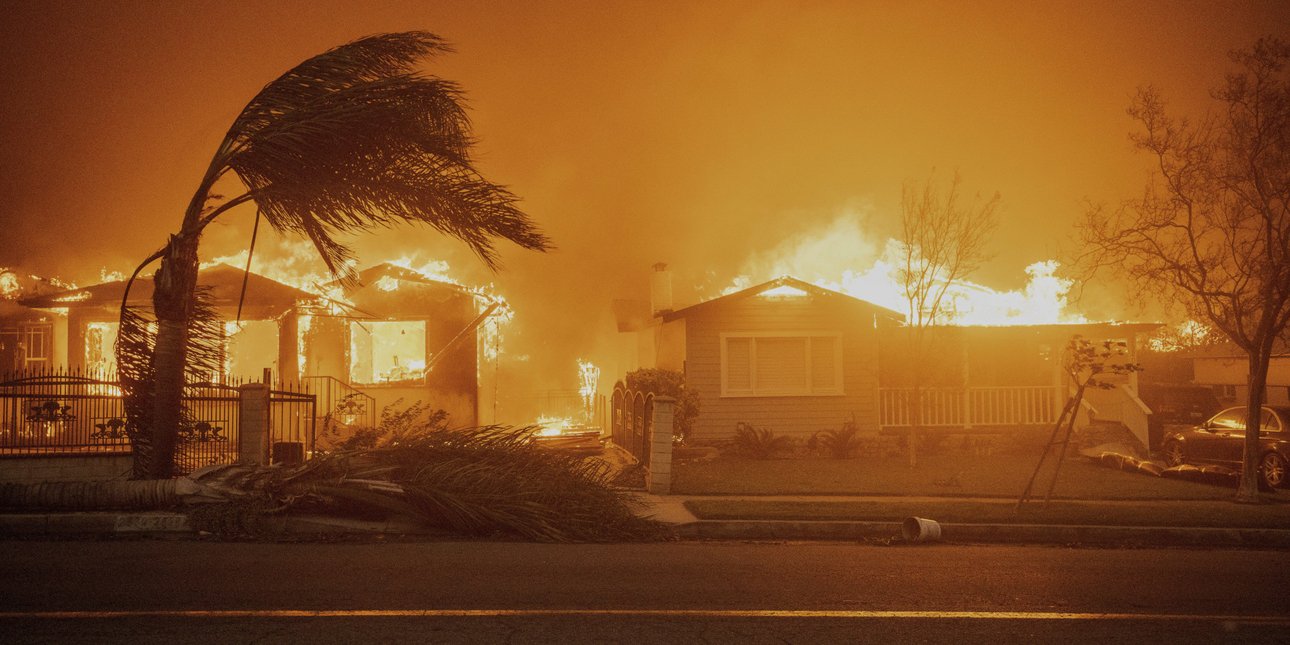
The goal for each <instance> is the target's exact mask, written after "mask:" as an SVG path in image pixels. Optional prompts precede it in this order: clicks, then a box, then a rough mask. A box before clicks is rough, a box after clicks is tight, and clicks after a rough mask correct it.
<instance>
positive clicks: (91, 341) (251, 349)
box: [22, 264, 315, 380]
mask: <svg viewBox="0 0 1290 645" xmlns="http://www.w3.org/2000/svg"><path fill="white" fill-rule="evenodd" d="M244 276H245V277H246V282H247V285H246V293H245V297H244V298H243V295H242V282H243V277H244ZM198 284H199V285H200V286H202V287H206V288H209V290H210V296H211V299H212V303H213V304H214V306H215V307H216V310H217V312H218V313H219V315H220V317H221V318H223V319H225V320H226V321H229V322H228V323H227V324H226V325H225V326H224V332H225V334H226V338H227V340H228V343H227V345H226V350H225V351H226V358H225V361H224V373H223V374H215V375H212V380H220V379H221V378H228V379H232V378H236V379H256V380H258V379H259V378H260V376H261V374H262V373H263V370H264V369H265V368H269V369H272V370H274V372H275V373H282V374H283V375H284V376H288V374H285V373H283V372H282V370H281V369H280V368H281V366H283V365H291V364H294V363H295V362H296V349H295V346H294V343H292V342H290V341H288V342H282V339H283V338H287V339H290V338H292V335H291V334H290V333H289V332H284V330H287V329H289V328H290V326H291V324H292V323H293V318H294V316H295V315H297V314H298V312H299V311H300V310H301V308H302V307H304V306H305V305H306V304H307V303H308V302H310V301H312V300H313V299H314V298H315V296H314V295H313V294H310V293H307V292H305V291H302V290H300V289H296V288H294V287H291V286H288V285H285V284H282V283H280V282H276V281H274V280H270V279H268V278H266V277H264V276H261V275H257V274H255V273H251V274H249V275H247V274H246V273H245V272H243V271H242V270H241V269H237V268H234V267H231V266H228V265H225V264H221V265H216V266H213V267H209V268H206V269H203V270H202V271H201V272H200V273H199V274H198ZM125 286H126V283H125V281H124V280H114V281H110V282H104V283H102V284H96V285H92V286H89V287H84V288H75V289H68V290H65V291H60V292H56V293H50V294H46V295H42V296H36V297H32V298H27V299H25V300H23V301H22V304H23V305H25V306H27V307H31V308H33V309H43V310H47V311H63V312H66V314H65V315H66V328H67V332H66V336H65V338H66V340H65V343H66V344H65V349H63V350H62V351H61V352H60V353H61V354H62V355H63V356H65V357H66V363H63V364H61V365H56V366H57V367H65V368H68V369H71V370H74V371H78V372H82V373H86V374H96V375H99V376H110V375H112V374H113V373H115V371H116V354H115V351H114V347H115V345H116V337H117V331H118V329H119V327H120V322H119V321H120V316H121V301H122V298H123V297H124V296H125ZM239 300H240V301H241V303H242V304H241V311H242V313H241V322H240V323H235V322H232V321H233V320H235V319H236V317H237V311H238V303H239ZM151 303H152V281H151V280H150V279H140V280H136V281H135V282H134V284H133V285H131V287H130V299H129V304H130V305H133V306H139V307H150V306H151Z"/></svg>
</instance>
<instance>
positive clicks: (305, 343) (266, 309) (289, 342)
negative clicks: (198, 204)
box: [6, 264, 501, 425]
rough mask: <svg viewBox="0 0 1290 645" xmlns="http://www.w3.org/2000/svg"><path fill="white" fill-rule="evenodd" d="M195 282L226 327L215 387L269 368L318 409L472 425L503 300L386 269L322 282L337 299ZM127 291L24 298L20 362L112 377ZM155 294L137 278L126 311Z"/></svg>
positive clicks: (260, 279) (281, 287) (228, 281)
mask: <svg viewBox="0 0 1290 645" xmlns="http://www.w3.org/2000/svg"><path fill="white" fill-rule="evenodd" d="M244 279H245V281H246V288H245V291H243V280H244ZM198 284H199V286H201V287H204V288H207V289H208V290H209V293H210V296H211V298H212V300H213V303H214V305H215V307H216V309H217V311H218V313H219V315H220V316H221V318H223V319H224V320H225V324H224V327H223V330H224V334H225V339H226V343H225V359H224V363H223V370H222V373H220V374H212V375H211V380H213V381H250V380H254V381H259V380H261V379H262V378H263V375H264V373H265V370H266V369H267V370H270V372H271V374H272V379H273V380H274V381H276V382H289V383H290V382H300V381H313V383H310V384H309V386H310V389H314V390H317V391H320V392H326V393H327V395H326V396H324V397H323V399H320V400H319V406H320V409H323V410H325V409H328V408H330V406H331V405H332V404H334V403H336V402H337V400H339V399H340V398H342V397H343V396H344V395H346V394H353V393H358V394H360V395H362V397H363V398H364V399H365V400H366V401H369V403H368V405H370V406H374V408H375V410H379V409H380V408H381V407H383V406H385V405H390V404H393V403H395V402H396V401H398V400H403V402H404V403H405V404H410V403H412V402H415V401H424V402H426V403H427V404H429V405H431V406H433V407H437V408H441V409H444V410H446V411H447V412H448V413H449V414H450V415H451V419H452V422H453V423H455V424H459V425H471V424H474V423H476V421H477V419H478V408H479V405H480V400H479V385H478V370H477V367H478V359H477V352H478V351H479V343H478V340H477V334H478V331H479V327H480V323H481V322H483V321H484V320H485V319H487V318H488V317H489V316H490V315H493V314H495V313H496V312H497V311H498V309H499V308H500V307H501V304H500V303H499V302H496V301H493V300H491V299H481V297H480V296H478V295H477V294H476V293H474V292H473V291H471V290H469V289H467V288H465V287H462V286H460V285H456V284H451V283H447V282H442V281H438V280H433V279H430V278H427V277H426V276H424V275H422V274H421V273H418V272H416V271H413V270H411V269H407V268H404V267H399V266H395V265H392V264H380V265H376V266H374V267H371V268H369V269H367V270H365V271H362V272H360V273H358V275H357V280H356V281H354V282H353V283H349V284H343V285H342V284H340V283H334V284H332V285H326V287H327V291H328V292H329V293H336V292H337V291H338V292H339V294H338V297H335V298H331V297H325V296H320V295H319V294H318V293H317V292H316V291H317V290H309V291H306V290H304V289H300V288H297V287H294V286H291V285H288V284H284V283H283V282H279V281H277V280H273V279H270V278H268V277H265V276H263V275H259V274H256V273H253V272H252V273H249V274H248V273H246V272H244V271H243V270H241V269H238V268H235V267H232V266H229V265H227V264H214V265H211V266H208V267H206V268H203V269H202V270H201V272H200V273H199V275H198ZM124 295H125V281H123V280H116V281H109V282H105V283H102V284H97V285H93V286H89V287H84V288H75V289H67V290H62V291H55V292H52V293H47V294H42V295H39V296H34V297H29V298H26V299H24V300H22V301H21V309H22V311H24V312H28V313H27V314H26V315H28V316H29V317H31V318H32V321H33V322H30V323H27V322H15V323H14V326H15V329H16V330H17V331H18V332H19V333H22V334H25V336H24V338H26V339H27V344H26V345H24V346H25V347H28V348H30V347H33V345H31V339H33V338H35V339H37V340H41V341H42V342H43V343H45V345H44V346H43V347H45V349H42V350H40V352H37V353H33V351H32V350H30V349H27V350H24V351H25V352H26V353H25V354H24V357H23V361H24V364H25V365H26V366H27V367H31V366H32V365H33V360H34V359H33V356H37V357H38V356H41V355H45V356H49V357H50V358H49V360H47V361H44V362H41V364H40V365H41V366H42V367H46V368H65V369H68V370H71V371H74V372H79V373H84V374H91V375H99V376H111V375H112V374H113V373H114V372H115V369H116V357H115V352H114V347H115V343H116V336H117V329H118V325H119V322H118V319H119V317H120V305H121V301H122V297H123V296H124ZM151 298H152V282H151V280H149V279H140V280H136V281H135V283H134V284H133V285H132V286H131V288H130V299H129V303H130V304H132V305H136V306H142V307H147V306H149V305H150V303H151ZM483 300H487V303H486V304H484V305H482V306H481V305H480V302H482V301H483ZM14 306H15V307H16V306H18V305H14ZM239 310H240V315H239ZM32 329H35V330H36V331H31V330H32ZM37 332H38V333H37ZM6 338H7V337H6ZM14 346H17V344H16V343H15V344H14ZM12 360H14V361H17V360H18V359H17V358H13V359H12ZM322 413H324V412H322V411H320V414H322ZM373 418H374V416H373Z"/></svg>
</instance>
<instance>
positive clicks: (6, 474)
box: [0, 455, 131, 483]
mask: <svg viewBox="0 0 1290 645" xmlns="http://www.w3.org/2000/svg"><path fill="white" fill-rule="evenodd" d="M130 465H131V457H130V455H92V456H91V455H70V456H44V455H42V456H6V457H4V458H0V482H19V483H39V482H46V481H95V480H109V479H126V478H128V477H129V475H130Z"/></svg>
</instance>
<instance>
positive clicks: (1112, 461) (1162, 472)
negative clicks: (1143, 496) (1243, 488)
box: [1080, 449, 1240, 486]
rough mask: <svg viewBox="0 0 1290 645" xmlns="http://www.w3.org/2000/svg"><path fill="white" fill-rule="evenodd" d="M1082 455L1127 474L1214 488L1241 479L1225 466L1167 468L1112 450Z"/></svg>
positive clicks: (1237, 473)
mask: <svg viewBox="0 0 1290 645" xmlns="http://www.w3.org/2000/svg"><path fill="white" fill-rule="evenodd" d="M1080 453H1081V454H1083V455H1084V456H1085V457H1087V458H1088V459H1089V460H1090V461H1093V462H1094V463H1097V464H1100V465H1102V466H1105V467H1107V468H1114V469H1116V470H1122V471H1124V472H1126V473H1141V474H1143V475H1151V476H1152V477H1163V478H1165V479H1180V480H1183V481H1190V482H1197V483H1200V484H1211V485H1214V486H1236V483H1237V480H1239V479H1240V473H1239V472H1237V471H1235V470H1232V469H1231V468H1226V467H1224V466H1192V465H1191V464H1183V465H1180V466H1172V467H1165V466H1164V465H1163V464H1161V463H1160V462H1158V461H1153V460H1150V459H1138V458H1137V457H1132V456H1130V455H1126V454H1123V453H1120V452H1114V451H1110V450H1101V451H1098V450H1096V449H1093V450H1081V451H1080Z"/></svg>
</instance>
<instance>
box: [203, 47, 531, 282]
mask: <svg viewBox="0 0 1290 645" xmlns="http://www.w3.org/2000/svg"><path fill="white" fill-rule="evenodd" d="M443 51H448V47H447V46H446V45H445V44H444V43H443V41H442V40H441V39H439V38H438V37H437V36H434V35H432V34H427V33H422V32H409V33H403V34H384V35H379V36H372V37H369V38H364V39H362V40H359V41H356V42H354V43H350V44H349V45H345V46H342V47H338V48H336V49H333V50H331V51H328V52H325V53H323V54H320V55H319V56H316V57H314V58H312V59H310V60H308V61H305V62H304V63H302V64H301V65H299V66H297V67H296V68H295V69H292V70H291V71H289V72H287V73H286V74H284V75H283V76H282V77H280V78H278V79H277V80H276V81H274V82H273V83H270V84H269V85H268V86H266V87H265V88H264V89H263V90H262V91H261V92H260V94H259V95H257V96H256V97H255V98H254V99H253V100H252V101H251V103H250V104H248V105H247V107H246V109H245V110H243V113H242V115H241V116H240V117H239V118H238V119H237V121H235V122H234V124H233V127H232V128H231V129H230V130H229V133H228V135H227V138H226V142H225V148H226V149H227V150H228V153H227V158H226V159H225V164H226V165H227V167H229V168H231V169H233V170H234V171H235V172H236V173H237V174H238V176H239V177H240V178H241V179H242V181H243V183H245V184H246V186H247V187H248V188H249V189H250V191H251V195H252V196H253V199H254V200H255V201H256V204H257V205H258V206H259V207H260V209H261V210H262V211H263V213H264V216H265V218H266V219H267V220H268V222H269V223H270V225H272V226H273V227H274V228H275V229H277V230H279V231H287V232H292V233H297V234H301V235H304V236H305V237H308V238H309V239H310V241H312V242H313V244H314V246H315V247H316V248H317V249H318V252H319V254H320V255H321V256H322V258H323V260H324V262H326V264H327V266H328V267H329V268H330V269H331V270H332V271H333V273H337V274H338V275H344V274H345V272H346V266H347V264H348V260H350V259H351V253H350V251H349V249H348V248H347V247H346V246H345V245H344V244H343V243H341V242H340V241H338V240H337V236H338V234H342V233H348V232H353V231H357V230H363V229H368V228H371V227H373V226H377V227H388V226H393V225H395V224H402V223H420V224H424V225H428V226H430V227H432V228H434V229H436V230H438V231H440V232H442V233H444V234H446V235H449V236H451V237H455V238H457V239H459V240H461V241H463V242H465V243H466V244H467V245H468V246H469V247H470V248H471V249H472V250H473V251H474V252H475V253H476V254H477V255H478V256H479V257H480V258H481V259H482V260H483V261H484V262H485V263H487V264H488V265H489V266H490V267H496V265H497V256H496V250H495V248H494V244H493V241H494V240H495V239H496V238H502V239H507V240H510V241H512V242H514V243H515V244H517V245H519V246H521V247H523V248H527V249H535V250H544V249H546V248H548V247H549V246H550V240H549V239H548V238H547V237H546V236H545V235H543V234H542V233H541V232H539V231H538V230H537V228H536V226H535V225H534V224H533V223H532V221H531V220H530V219H529V218H528V216H527V215H526V214H524V213H523V212H522V211H520V210H519V208H517V207H516V205H515V204H516V201H517V198H516V197H515V196H514V195H513V194H511V193H510V192H509V191H507V190H506V189H505V188H504V187H502V186H499V185H497V184H493V183H491V182H488V181H486V180H485V179H484V178H483V177H482V176H481V175H480V174H479V172H478V171H477V170H476V169H475V168H474V166H473V164H472V161H471V159H470V156H469V154H468V152H469V148H470V145H471V143H472V142H473V141H472V139H471V135H470V121H469V118H468V117H467V115H466V112H465V108H464V106H463V98H462V95H461V90H460V89H459V88H458V86H457V85H456V84H455V83H452V82H450V81H445V80H442V79H438V78H433V77H427V76H424V75H421V74H420V73H418V72H417V71H416V70H415V69H414V66H415V64H416V63H417V62H418V61H419V60H420V58H421V57H423V56H425V55H429V54H435V53H439V52H443Z"/></svg>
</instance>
